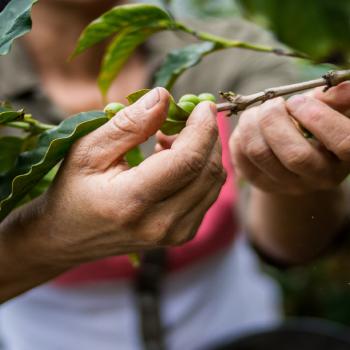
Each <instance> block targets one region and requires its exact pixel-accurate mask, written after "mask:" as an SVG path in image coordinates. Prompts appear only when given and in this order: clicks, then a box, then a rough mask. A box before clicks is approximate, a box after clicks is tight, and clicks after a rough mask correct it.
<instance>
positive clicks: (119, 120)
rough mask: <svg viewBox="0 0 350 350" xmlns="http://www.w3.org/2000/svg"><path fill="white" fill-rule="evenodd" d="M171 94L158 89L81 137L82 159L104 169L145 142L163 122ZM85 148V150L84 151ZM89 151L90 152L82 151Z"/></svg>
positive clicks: (88, 165) (91, 165)
mask: <svg viewBox="0 0 350 350" xmlns="http://www.w3.org/2000/svg"><path fill="white" fill-rule="evenodd" d="M168 106H169V93H168V91H167V90H165V89H164V88H155V89H153V90H151V91H150V92H148V93H147V94H146V95H144V96H143V97H142V98H141V99H139V100H138V101H137V102H135V103H134V104H132V105H131V106H128V107H126V108H124V109H122V110H121V111H120V112H118V113H117V114H116V115H115V116H114V117H113V118H112V119H111V120H110V121H108V122H107V123H106V124H104V125H103V126H101V127H100V128H98V129H97V130H95V131H93V132H92V133H90V134H89V135H87V136H86V137H84V138H83V139H82V140H81V143H80V144H79V145H78V148H79V149H80V150H81V151H82V152H78V153H80V154H79V158H81V159H84V164H85V166H87V167H91V168H95V169H100V170H104V169H107V168H108V167H109V166H111V165H112V164H115V162H116V161H118V160H119V159H122V157H123V156H124V154H125V153H126V152H127V151H129V150H131V149H132V148H134V147H135V146H137V145H139V144H141V143H143V142H145V141H146V140H147V139H148V138H149V137H150V136H152V135H153V134H154V133H155V132H156V131H157V130H158V129H159V128H160V127H161V125H162V124H163V122H164V121H165V119H166V116H167V112H168ZM84 150H85V151H84ZM82 153H86V154H82Z"/></svg>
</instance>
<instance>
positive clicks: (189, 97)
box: [179, 94, 201, 106]
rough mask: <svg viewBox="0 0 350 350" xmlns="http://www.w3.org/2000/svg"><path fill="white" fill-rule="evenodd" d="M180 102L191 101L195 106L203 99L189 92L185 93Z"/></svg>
mask: <svg viewBox="0 0 350 350" xmlns="http://www.w3.org/2000/svg"><path fill="white" fill-rule="evenodd" d="M180 102H191V103H193V104H194V105H195V106H196V105H197V104H198V103H199V102H201V100H200V99H199V97H198V96H196V95H193V94H187V95H183V96H182V97H181V98H180V100H179V103H180Z"/></svg>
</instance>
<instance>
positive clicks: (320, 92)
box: [312, 81, 350, 115]
mask: <svg viewBox="0 0 350 350" xmlns="http://www.w3.org/2000/svg"><path fill="white" fill-rule="evenodd" d="M312 96H313V97H314V98H316V99H318V100H320V101H321V102H324V103H326V104H327V105H328V106H329V107H331V108H333V109H335V110H336V111H338V112H340V113H344V114H347V115H350V83H349V82H347V81H346V82H343V83H341V84H339V85H337V86H334V87H332V88H330V89H329V90H327V91H326V92H324V88H318V89H315V90H313V91H312Z"/></svg>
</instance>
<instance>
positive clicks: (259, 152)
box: [237, 101, 297, 183]
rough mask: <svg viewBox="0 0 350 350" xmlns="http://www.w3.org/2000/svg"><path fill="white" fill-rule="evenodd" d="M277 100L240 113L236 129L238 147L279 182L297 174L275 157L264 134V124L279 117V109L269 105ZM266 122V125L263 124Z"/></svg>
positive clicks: (286, 180) (289, 180)
mask: <svg viewBox="0 0 350 350" xmlns="http://www.w3.org/2000/svg"><path fill="white" fill-rule="evenodd" d="M276 103H277V102H276V101H274V102H270V101H269V103H266V104H264V106H261V107H259V108H253V109H251V110H248V111H247V112H246V113H244V114H242V116H241V118H240V121H239V125H238V129H237V131H238V132H239V139H240V147H241V150H242V151H243V153H244V154H245V155H246V156H247V157H248V158H249V160H250V161H251V162H252V163H253V164H254V165H255V166H256V167H257V168H259V169H260V170H261V171H262V172H263V173H264V174H265V175H267V176H268V177H271V178H272V179H273V180H274V181H277V182H279V183H283V182H291V181H295V180H296V178H297V176H296V175H295V174H293V173H291V172H290V171H289V170H288V169H287V168H286V167H285V166H284V165H283V164H282V163H281V161H280V160H279V159H278V157H276V155H275V154H274V152H273V150H272V149H271V147H270V145H269V144H268V142H267V140H265V136H264V128H265V126H266V127H268V128H269V126H270V125H269V123H270V119H271V121H273V120H275V119H279V118H280V116H279V111H277V113H276V111H275V109H274V108H273V107H271V106H273V105H274V104H276ZM265 124H266V125H265Z"/></svg>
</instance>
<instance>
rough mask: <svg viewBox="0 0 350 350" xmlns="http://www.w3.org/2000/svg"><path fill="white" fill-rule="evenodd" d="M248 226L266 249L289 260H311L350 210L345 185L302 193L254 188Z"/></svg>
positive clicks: (330, 238)
mask: <svg viewBox="0 0 350 350" xmlns="http://www.w3.org/2000/svg"><path fill="white" fill-rule="evenodd" d="M249 197H250V198H249V202H248V207H247V209H248V211H247V213H248V215H247V229H248V232H249V235H250V237H251V240H252V242H254V244H255V245H256V246H257V247H258V248H260V249H261V250H262V251H263V252H264V253H266V254H268V255H269V256H271V258H274V259H276V260H280V261H282V262H287V263H302V262H305V261H308V260H310V259H312V258H314V257H316V256H318V255H319V254H321V253H322V252H323V251H325V250H326V249H327V247H328V246H329V245H330V244H331V242H333V240H334V239H335V236H336V235H337V234H338V233H339V232H340V231H341V229H342V228H343V227H344V224H345V222H346V217H347V213H348V212H349V208H348V203H347V201H346V189H345V187H339V188H338V189H336V190H331V191H323V192H322V191H320V192H317V193H313V194H308V195H303V196H289V195H276V194H269V193H266V192H262V191H260V190H258V189H256V188H251V192H250V196H249Z"/></svg>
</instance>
